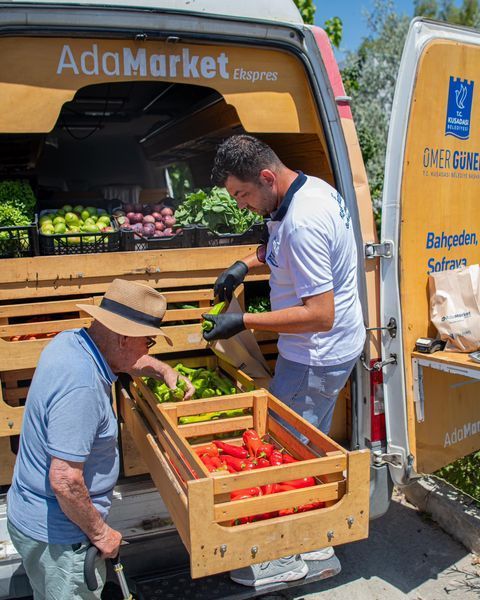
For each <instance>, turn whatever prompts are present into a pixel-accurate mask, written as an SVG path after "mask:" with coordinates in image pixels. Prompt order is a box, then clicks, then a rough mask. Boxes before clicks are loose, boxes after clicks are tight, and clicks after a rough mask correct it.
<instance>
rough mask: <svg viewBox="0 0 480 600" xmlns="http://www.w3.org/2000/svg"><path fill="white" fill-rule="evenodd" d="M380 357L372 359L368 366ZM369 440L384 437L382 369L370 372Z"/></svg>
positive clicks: (379, 440)
mask: <svg viewBox="0 0 480 600" xmlns="http://www.w3.org/2000/svg"><path fill="white" fill-rule="evenodd" d="M380 360H381V359H379V358H377V359H372V360H371V361H370V368H372V367H373V365H374V364H375V363H378V362H379V361H380ZM370 423H371V425H370V427H371V432H370V441H371V442H381V441H383V440H385V439H386V437H387V433H386V430H385V402H384V399H383V373H382V371H381V370H380V371H371V372H370Z"/></svg>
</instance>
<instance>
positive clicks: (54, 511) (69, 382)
mask: <svg viewBox="0 0 480 600" xmlns="http://www.w3.org/2000/svg"><path fill="white" fill-rule="evenodd" d="M115 380H116V376H115V375H114V374H113V372H112V370H111V369H110V367H109V366H108V364H107V363H106V361H105V359H104V358H103V356H102V355H101V353H100V351H99V349H98V348H97V346H96V345H95V343H94V342H93V340H92V338H91V337H90V336H89V335H88V333H87V331H86V330H85V329H73V330H71V331H64V332H62V333H60V334H59V335H57V336H56V337H55V338H54V339H53V340H52V341H51V342H50V343H49V344H48V346H47V347H46V348H45V350H44V351H43V352H42V354H41V356H40V360H39V362H38V366H37V368H36V370H35V374H34V377H33V379H32V384H31V386H30V390H29V392H28V397H27V401H26V404H25V414H24V418H23V426H22V433H21V436H20V449H19V453H18V456H17V461H16V464H15V470H14V475H13V481H12V485H11V487H10V490H9V491H8V496H7V505H8V508H7V514H8V518H9V519H10V521H11V522H12V523H13V525H14V526H15V527H16V528H17V529H19V530H20V531H21V532H23V533H24V534H25V535H28V536H30V537H32V538H33V539H35V540H39V541H42V542H48V543H51V544H74V543H78V542H83V541H86V540H87V536H86V535H85V533H84V532H83V531H82V530H81V529H80V528H79V527H78V526H77V525H75V523H73V522H72V521H70V519H68V517H67V516H66V515H65V514H64V513H63V511H62V509H61V508H60V505H59V504H58V501H57V499H56V497H55V494H54V493H53V491H52V489H51V487H50V483H49V470H50V463H51V457H52V456H55V457H57V458H61V459H63V460H68V461H73V462H81V463H84V470H83V476H84V479H85V485H86V486H87V489H88V491H89V493H90V497H91V499H92V502H93V505H94V506H95V508H97V509H98V510H99V512H100V513H101V515H102V517H103V518H104V519H105V518H106V517H107V515H108V511H109V509H110V505H111V499H112V492H113V487H114V485H115V483H116V481H117V478H118V470H119V457H118V445H117V435H118V424H117V419H116V417H115V414H114V412H113V410H112V404H111V388H112V384H113V382H114V381H115Z"/></svg>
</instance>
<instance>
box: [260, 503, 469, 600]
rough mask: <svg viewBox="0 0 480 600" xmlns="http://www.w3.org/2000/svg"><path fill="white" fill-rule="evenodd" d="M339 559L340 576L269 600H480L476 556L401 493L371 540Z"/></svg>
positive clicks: (344, 549)
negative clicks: (340, 565)
mask: <svg viewBox="0 0 480 600" xmlns="http://www.w3.org/2000/svg"><path fill="white" fill-rule="evenodd" d="M337 556H338V558H339V559H340V561H341V564H342V572H341V573H340V574H339V575H337V576H336V577H332V578H330V579H327V580H324V581H319V582H317V583H312V584H310V585H308V586H304V587H301V588H294V589H291V590H289V591H287V592H283V593H282V594H278V595H275V596H273V595H271V596H268V597H263V600H277V599H278V600H280V599H288V600H303V599H305V600H317V599H319V600H320V599H321V600H397V599H401V598H403V599H404V598H408V599H409V600H443V599H447V598H448V599H449V600H480V564H475V563H476V558H475V557H474V556H473V555H472V554H470V553H469V551H468V550H467V549H466V548H464V547H463V546H462V545H461V544H459V543H458V542H456V541H455V540H453V539H452V538H451V537H450V536H449V535H448V534H447V533H445V532H444V531H443V530H442V529H440V527H438V525H436V523H434V522H433V521H432V520H430V519H429V518H428V517H427V516H425V515H422V514H421V513H419V512H418V511H417V510H416V509H415V507H413V506H412V505H410V504H409V503H407V502H406V501H405V500H404V498H403V496H402V495H399V494H397V495H395V497H394V501H393V502H392V503H391V506H390V508H389V510H388V512H387V514H386V515H384V516H383V517H381V518H380V519H377V520H375V521H372V522H371V523H370V536H369V538H368V539H367V540H365V541H362V542H355V543H352V544H348V545H346V546H339V547H338V548H337ZM479 562H480V561H479Z"/></svg>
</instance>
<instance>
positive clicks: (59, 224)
mask: <svg viewBox="0 0 480 600" xmlns="http://www.w3.org/2000/svg"><path fill="white" fill-rule="evenodd" d="M38 224H39V226H40V233H41V234H43V235H56V234H59V235H63V234H75V233H88V234H91V235H88V236H84V237H83V241H84V242H88V243H93V242H95V236H94V234H98V233H104V232H108V231H115V230H114V228H113V227H112V223H111V219H110V215H108V214H107V211H106V210H104V209H103V208H95V207H94V206H83V205H82V204H77V205H76V206H72V205H71V204H65V205H64V206H62V207H61V208H58V209H56V210H49V211H46V212H44V213H43V214H42V215H41V217H40V219H39V221H38ZM66 241H67V243H68V244H79V243H80V237H79V236H75V235H68V237H67V238H66Z"/></svg>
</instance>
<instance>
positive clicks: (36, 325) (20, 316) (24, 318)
mask: <svg viewBox="0 0 480 600" xmlns="http://www.w3.org/2000/svg"><path fill="white" fill-rule="evenodd" d="M162 293H163V295H164V296H165V298H166V300H167V311H166V312H165V316H164V318H163V321H162V328H163V329H164V330H165V332H166V333H167V335H168V336H169V337H170V338H171V340H172V343H173V344H172V346H170V345H169V344H168V343H167V341H166V340H165V338H164V337H162V336H159V337H158V338H157V343H156V344H155V346H153V347H152V348H151V349H150V350H149V352H150V354H165V353H171V352H172V351H174V352H186V351H200V350H205V349H206V348H207V343H206V342H205V340H204V339H203V337H202V329H201V325H200V323H201V321H202V314H203V313H204V312H206V311H208V310H209V309H210V307H211V306H212V304H213V303H214V294H213V286H212V287H202V288H194V289H192V288H185V289H179V290H167V291H162ZM239 293H240V294H241V292H239ZM102 297H103V296H90V297H87V298H82V297H77V298H70V299H68V300H53V301H45V302H43V301H42V302H31V303H28V304H4V305H0V368H1V369H2V371H8V370H11V369H15V370H16V369H28V368H35V367H36V365H37V362H38V359H39V357H40V354H41V352H42V350H43V349H44V348H45V346H46V345H47V344H48V343H49V341H50V340H51V339H52V338H51V337H44V336H49V334H51V333H53V332H57V333H58V332H60V331H65V330H67V329H74V328H78V327H88V326H89V325H90V323H91V322H92V318H91V317H90V316H89V315H88V314H87V313H85V312H83V311H81V310H80V309H79V308H78V307H77V304H90V305H99V304H100V302H101V301H102ZM178 304H196V305H198V308H177V307H176V305H178ZM29 334H30V335H33V336H37V337H38V338H39V339H27V340H25V339H23V340H21V341H19V340H16V339H15V338H16V337H18V336H25V335H29ZM275 337H276V336H275V334H269V333H268V332H267V333H266V332H258V339H259V340H260V341H266V342H267V343H268V341H269V340H271V339H272V338H273V339H274V338H275Z"/></svg>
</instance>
